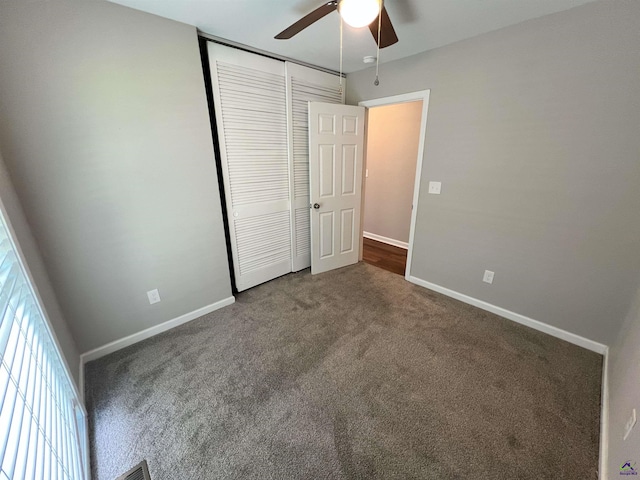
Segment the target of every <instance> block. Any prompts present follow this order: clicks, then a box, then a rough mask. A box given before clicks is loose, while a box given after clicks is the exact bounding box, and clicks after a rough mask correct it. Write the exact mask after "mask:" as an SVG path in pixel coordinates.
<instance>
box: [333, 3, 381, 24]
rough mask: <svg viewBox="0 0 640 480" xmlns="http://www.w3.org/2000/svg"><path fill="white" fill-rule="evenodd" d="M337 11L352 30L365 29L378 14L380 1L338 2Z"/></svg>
mask: <svg viewBox="0 0 640 480" xmlns="http://www.w3.org/2000/svg"><path fill="white" fill-rule="evenodd" d="M338 11H339V12H340V16H342V19H343V20H344V21H345V22H346V23H347V24H348V25H350V26H352V27H353V28H362V27H366V26H367V25H369V24H370V23H371V22H373V21H374V20H375V19H376V17H377V16H378V14H379V13H380V0H340V2H339V3H338Z"/></svg>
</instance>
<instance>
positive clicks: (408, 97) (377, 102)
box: [358, 90, 431, 280]
mask: <svg viewBox="0 0 640 480" xmlns="http://www.w3.org/2000/svg"><path fill="white" fill-rule="evenodd" d="M430 92H431V90H420V91H418V92H412V93H403V94H402V95H393V96H391V97H383V98H376V99H373V100H363V101H362V102H359V103H358V105H359V106H361V107H366V108H372V107H381V106H383V105H393V104H398V103H408V102H416V101H420V100H422V121H421V124H420V141H419V143H418V157H417V159H416V178H415V182H414V185H413V204H412V206H413V208H412V209H411V227H410V229H409V248H408V250H407V266H406V268H405V271H404V278H405V279H406V280H409V277H410V276H411V259H412V258H413V239H414V235H415V231H416V218H417V216H418V200H419V197H420V178H421V177H422V162H423V158H424V144H425V138H426V135H427V115H428V113H429V94H430ZM366 162H367V159H366V151H365V166H364V168H367V167H366ZM362 202H363V207H364V192H363V193H362ZM362 212H363V214H362V218H364V208H363V210H362ZM362 233H363V225H362V226H361V228H360V241H361V242H362Z"/></svg>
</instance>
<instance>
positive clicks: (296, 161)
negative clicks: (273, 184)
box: [285, 62, 344, 272]
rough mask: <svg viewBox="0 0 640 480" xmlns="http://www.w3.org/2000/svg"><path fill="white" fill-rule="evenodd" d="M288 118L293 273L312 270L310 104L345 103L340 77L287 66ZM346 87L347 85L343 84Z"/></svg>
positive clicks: (287, 63)
mask: <svg viewBox="0 0 640 480" xmlns="http://www.w3.org/2000/svg"><path fill="white" fill-rule="evenodd" d="M285 70H286V74H287V102H288V103H287V108H288V117H289V168H290V173H289V181H290V190H291V234H292V241H291V252H292V269H293V271H294V272H297V271H299V270H302V269H303V268H309V267H310V266H311V230H310V226H309V102H325V103H344V88H341V85H340V77H338V76H337V75H334V74H330V73H325V72H321V71H318V70H314V69H312V68H308V67H303V66H302V65H296V64H295V63H291V62H286V64H285ZM343 83H344V81H343Z"/></svg>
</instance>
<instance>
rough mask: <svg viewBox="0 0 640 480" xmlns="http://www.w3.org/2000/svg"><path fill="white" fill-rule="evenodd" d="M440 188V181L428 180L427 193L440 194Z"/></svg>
mask: <svg viewBox="0 0 640 480" xmlns="http://www.w3.org/2000/svg"><path fill="white" fill-rule="evenodd" d="M441 189H442V183H441V182H429V193H430V194H432V195H440V190H441Z"/></svg>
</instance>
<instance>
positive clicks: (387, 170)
mask: <svg viewBox="0 0 640 480" xmlns="http://www.w3.org/2000/svg"><path fill="white" fill-rule="evenodd" d="M421 119H422V102H409V103H400V104H397V105H384V106H381V107H374V108H371V109H369V113H368V116H367V166H366V168H367V170H368V172H369V176H368V177H367V178H366V179H365V181H366V184H365V190H364V197H365V200H364V231H365V232H369V233H375V234H376V235H382V236H383V237H387V238H391V239H393V240H399V241H401V242H405V243H407V242H408V241H409V229H410V227H411V203H412V202H413V189H414V185H415V178H416V157H417V156H418V143H419V141H420V122H421Z"/></svg>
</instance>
